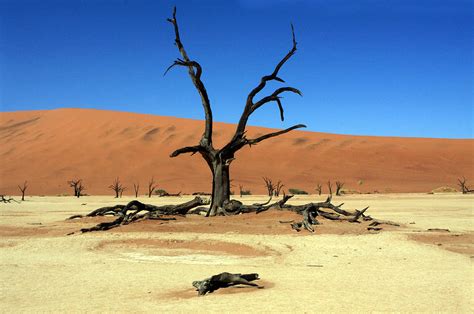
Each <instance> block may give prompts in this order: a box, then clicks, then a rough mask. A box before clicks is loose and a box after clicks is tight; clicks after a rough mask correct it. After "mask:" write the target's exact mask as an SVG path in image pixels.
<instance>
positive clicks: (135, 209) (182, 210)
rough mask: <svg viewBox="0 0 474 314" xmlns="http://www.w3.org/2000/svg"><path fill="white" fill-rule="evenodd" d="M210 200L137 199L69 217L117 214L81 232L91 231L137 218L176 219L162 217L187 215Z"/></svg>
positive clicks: (119, 224) (110, 227)
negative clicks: (153, 201) (157, 201)
mask: <svg viewBox="0 0 474 314" xmlns="http://www.w3.org/2000/svg"><path fill="white" fill-rule="evenodd" d="M207 204H209V201H208V200H206V199H203V198H201V197H195V198H194V199H193V200H191V201H189V202H186V203H182V204H178V205H164V206H155V205H150V204H143V203H141V202H139V201H137V200H134V201H131V202H130V203H128V204H127V205H115V206H110V207H102V208H99V209H96V210H94V211H92V212H90V213H89V214H87V215H86V216H82V215H74V216H71V217H69V218H68V219H75V218H82V217H96V216H106V215H112V216H116V217H117V219H115V220H114V221H110V222H102V223H100V224H98V225H96V226H94V227H91V228H82V229H81V232H82V233H84V232H91V231H105V230H109V229H112V228H115V227H118V226H121V225H127V224H129V223H131V222H134V221H137V220H145V219H151V220H174V219H175V218H173V217H162V216H170V215H171V216H173V215H175V216H176V215H177V216H183V215H186V214H187V213H188V212H189V211H190V210H191V209H193V208H195V207H197V206H200V205H207Z"/></svg>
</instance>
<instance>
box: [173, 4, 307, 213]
mask: <svg viewBox="0 0 474 314" xmlns="http://www.w3.org/2000/svg"><path fill="white" fill-rule="evenodd" d="M168 22H170V23H171V24H172V26H173V30H174V35H175V39H174V43H175V46H176V48H178V51H179V53H180V55H181V57H180V58H178V59H176V60H175V61H174V62H173V64H171V66H170V67H168V69H167V70H166V71H165V74H166V73H167V72H168V71H169V70H170V69H172V68H174V67H184V68H185V69H187V72H188V74H189V77H190V78H191V81H192V82H193V85H194V87H195V88H196V90H197V92H198V93H199V96H200V100H201V103H202V107H203V109H204V115H205V127H204V132H203V134H202V136H201V139H200V140H199V142H198V143H197V145H193V146H186V147H182V148H179V149H177V150H175V151H174V152H172V153H171V155H170V156H171V157H176V156H179V155H181V154H186V153H189V154H192V155H194V154H196V153H199V155H201V157H202V158H203V159H204V160H205V162H206V164H207V165H208V167H209V170H210V171H211V174H212V198H211V206H210V208H209V211H208V212H207V213H206V216H216V215H228V214H230V213H226V212H225V209H224V208H225V206H224V204H227V203H229V202H230V164H231V163H232V161H233V160H234V159H235V154H236V152H237V151H239V150H240V149H242V148H243V147H245V146H251V145H256V144H258V143H260V142H262V141H264V140H267V139H270V138H273V137H276V136H280V135H283V134H285V133H288V132H290V131H293V130H295V129H299V128H304V127H306V126H305V125H304V124H297V125H293V126H291V127H289V128H287V129H284V130H280V131H276V132H270V133H267V134H264V135H261V136H257V137H256V138H248V137H247V132H246V128H247V122H248V120H249V118H250V116H251V115H252V114H253V113H254V112H256V111H257V110H258V109H260V108H262V107H264V106H265V105H268V104H269V103H274V104H276V105H277V106H278V109H279V111H280V118H281V120H283V119H284V112H283V105H282V101H281V98H282V97H281V96H282V94H284V93H295V94H298V95H300V96H301V95H302V94H301V92H300V91H299V90H298V89H296V88H294V87H291V86H284V87H279V88H277V89H275V90H274V91H273V92H272V93H269V94H267V95H262V96H261V98H260V96H257V95H258V94H259V93H260V92H261V91H262V90H263V89H264V88H265V86H266V85H267V83H273V82H280V83H284V82H285V81H284V80H283V79H281V78H280V76H279V72H280V69H281V68H282V67H283V65H284V64H285V63H286V62H287V61H288V60H289V59H290V58H291V57H292V56H293V55H294V54H295V52H296V39H295V32H294V29H293V25H291V34H292V47H291V49H290V50H289V51H288V53H287V54H286V55H285V56H284V57H283V58H282V59H281V60H280V61H279V62H278V64H277V65H276V66H275V68H274V70H273V72H271V73H270V74H267V75H264V76H262V77H261V79H260V80H259V82H258V83H257V84H256V86H255V87H254V88H253V89H252V90H251V91H250V92H249V94H248V96H247V97H246V101H245V105H244V108H243V111H242V114H241V116H240V119H239V122H238V124H237V126H236V129H235V132H234V134H233V135H232V138H231V139H230V140H229V142H228V143H227V144H225V145H224V146H223V147H222V148H215V147H214V145H213V141H212V134H213V133H212V129H213V116H212V109H211V102H210V100H209V96H208V94H207V90H206V88H205V86H204V83H203V82H202V80H201V76H202V67H201V65H200V64H199V63H198V62H197V61H196V60H193V59H191V58H190V57H189V55H188V53H187V51H186V50H185V48H184V46H183V43H182V41H181V37H180V33H179V27H178V21H177V19H176V7H175V8H174V10H173V17H172V18H169V19H168ZM257 97H258V99H256V98H257Z"/></svg>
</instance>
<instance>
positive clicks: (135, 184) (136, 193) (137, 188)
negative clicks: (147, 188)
mask: <svg viewBox="0 0 474 314" xmlns="http://www.w3.org/2000/svg"><path fill="white" fill-rule="evenodd" d="M139 189H140V183H134V184H133V190H134V191H135V198H137V197H138V190H139Z"/></svg>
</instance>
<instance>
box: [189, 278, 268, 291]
mask: <svg viewBox="0 0 474 314" xmlns="http://www.w3.org/2000/svg"><path fill="white" fill-rule="evenodd" d="M258 279H260V278H259V277H258V274H255V273H254V274H231V273H220V274H218V275H214V276H212V277H210V278H206V279H204V280H201V281H193V286H194V287H195V288H196V291H197V292H198V295H205V294H206V293H212V292H214V291H216V290H217V289H220V288H227V287H231V286H236V285H246V286H253V287H258V288H263V287H262V286H259V285H257V284H256V283H253V282H251V281H254V280H258Z"/></svg>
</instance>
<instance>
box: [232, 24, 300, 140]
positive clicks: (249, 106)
mask: <svg viewBox="0 0 474 314" xmlns="http://www.w3.org/2000/svg"><path fill="white" fill-rule="evenodd" d="M291 34H292V39H293V46H292V48H291V49H290V51H289V52H288V53H287V54H286V55H285V56H284V57H283V59H281V60H280V62H279V63H278V64H277V65H276V67H275V69H274V70H273V72H272V73H271V74H270V75H265V76H263V77H262V78H261V79H260V83H259V84H258V85H257V86H256V87H255V88H254V89H252V90H251V91H250V93H249V95H248V96H247V102H246V104H245V108H244V112H243V113H242V116H241V117H240V120H239V124H238V125H237V129H236V130H235V134H234V137H233V139H232V140H236V139H238V138H239V137H242V136H243V132H244V130H245V127H246V125H247V121H248V118H249V116H250V115H251V114H252V112H253V111H255V109H257V108H258V107H260V106H261V105H263V104H264V103H267V102H269V101H277V100H276V99H277V98H272V99H269V100H267V101H265V102H263V103H261V104H260V105H258V106H257V107H255V105H254V100H253V99H254V97H255V96H256V95H257V94H258V93H259V92H260V91H261V90H263V89H264V88H265V86H266V85H267V82H269V81H278V82H284V80H283V79H281V78H280V77H278V72H279V71H280V69H281V67H282V66H283V65H284V64H285V62H286V61H288V59H290V58H291V56H292V55H294V53H295V52H296V39H295V30H294V27H293V24H291ZM295 90H296V89H295ZM274 94H275V93H274ZM278 94H279V93H278ZM278 94H276V95H274V96H278ZM297 94H301V92H299V91H298V92H297ZM262 100H263V99H262ZM277 103H278V104H279V106H280V107H281V102H280V103H279V102H278V101H277ZM281 108H282V107H281ZM280 116H283V115H282V110H280ZM282 120H283V119H282Z"/></svg>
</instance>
